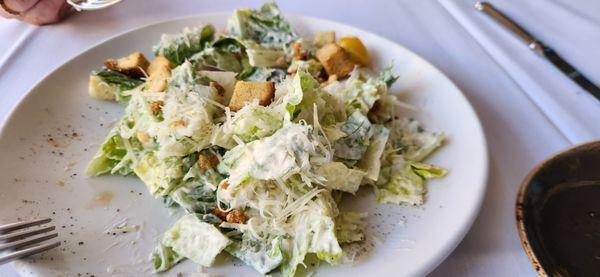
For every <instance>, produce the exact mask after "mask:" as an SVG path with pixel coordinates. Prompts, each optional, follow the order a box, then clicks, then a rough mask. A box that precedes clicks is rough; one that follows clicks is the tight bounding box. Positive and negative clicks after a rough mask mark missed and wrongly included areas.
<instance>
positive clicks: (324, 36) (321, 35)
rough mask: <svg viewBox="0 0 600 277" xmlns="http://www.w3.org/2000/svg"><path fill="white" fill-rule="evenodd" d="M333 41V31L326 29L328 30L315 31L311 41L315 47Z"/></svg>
mask: <svg viewBox="0 0 600 277" xmlns="http://www.w3.org/2000/svg"><path fill="white" fill-rule="evenodd" d="M334 42H335V32H334V31H328V32H317V34H316V35H315V40H314V42H313V43H314V44H315V46H316V47H323V46H325V45H327V44H330V43H334Z"/></svg>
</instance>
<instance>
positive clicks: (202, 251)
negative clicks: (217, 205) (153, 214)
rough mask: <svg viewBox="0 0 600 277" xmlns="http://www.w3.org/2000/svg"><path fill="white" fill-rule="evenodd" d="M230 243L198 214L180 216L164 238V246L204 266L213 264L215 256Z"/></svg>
mask: <svg viewBox="0 0 600 277" xmlns="http://www.w3.org/2000/svg"><path fill="white" fill-rule="evenodd" d="M230 243H231V241H230V240H229V239H228V238H227V237H226V236H224V235H223V234H221V232H220V231H219V229H217V228H216V227H215V226H213V225H212V224H209V223H206V222H203V221H202V220H200V219H199V218H198V216H197V215H196V214H187V215H185V216H183V217H182V218H180V219H179V220H178V221H177V222H175V224H173V226H171V228H170V229H169V230H167V231H166V232H165V234H164V236H163V239H162V244H163V245H164V246H166V247H170V248H171V249H172V250H173V251H174V252H175V253H177V254H179V255H180V256H182V257H185V258H188V259H190V260H192V261H194V262H195V263H197V264H200V265H202V266H211V265H212V263H213V262H214V260H215V257H216V256H217V255H218V254H219V253H221V251H223V249H225V247H227V246H228V245H229V244H230Z"/></svg>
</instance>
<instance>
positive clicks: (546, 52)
mask: <svg viewBox="0 0 600 277" xmlns="http://www.w3.org/2000/svg"><path fill="white" fill-rule="evenodd" d="M475 9H477V10H479V11H482V12H484V13H485V14H487V15H489V16H490V17H492V18H493V19H495V20H496V21H497V22H498V23H500V24H502V26H504V27H506V28H507V29H509V30H510V31H512V32H513V33H514V34H515V35H517V36H518V37H520V38H521V39H522V40H524V41H525V42H526V43H527V45H528V46H529V48H530V49H532V50H533V51H535V52H537V53H538V54H540V55H542V56H543V57H545V58H546V59H547V60H548V61H550V62H551V63H552V64H554V66H556V67H557V68H558V69H559V70H560V71H562V72H563V73H564V74H565V75H567V77H569V78H570V79H571V80H573V81H574V82H575V83H577V84H578V85H579V86H580V87H582V88H583V89H585V90H587V91H588V92H589V93H590V94H591V95H592V96H594V97H596V99H597V100H598V101H600V88H599V87H598V86H596V85H594V83H592V82H591V81H590V80H589V79H588V78H586V77H585V76H583V74H581V72H579V71H578V70H577V69H576V68H575V67H573V66H572V65H571V64H569V63H568V62H567V61H565V60H564V59H563V58H562V57H561V56H559V55H558V54H557V53H556V52H555V51H554V50H552V48H550V47H548V46H546V45H545V44H544V43H542V42H541V41H539V40H537V39H536V38H535V37H533V36H532V35H531V34H529V33H528V32H527V31H525V29H523V28H522V27H521V26H519V25H518V24H517V23H515V22H514V21H512V20H511V19H510V18H509V17H508V16H506V15H504V14H503V13H502V12H500V11H499V10H497V9H496V8H494V6H492V4H490V3H488V2H476V3H475Z"/></svg>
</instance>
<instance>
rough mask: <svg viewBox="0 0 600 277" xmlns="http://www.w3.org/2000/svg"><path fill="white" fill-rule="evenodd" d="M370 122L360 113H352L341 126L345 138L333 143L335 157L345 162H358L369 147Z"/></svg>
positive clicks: (371, 133)
mask: <svg viewBox="0 0 600 277" xmlns="http://www.w3.org/2000/svg"><path fill="white" fill-rule="evenodd" d="M371 129H372V128H371V122H369V119H368V118H367V117H366V116H364V115H363V114H362V113H361V112H360V111H355V112H353V113H352V114H351V115H350V117H348V121H347V122H346V123H345V124H344V125H342V127H341V131H342V132H344V133H345V134H346V136H345V137H343V138H342V139H340V140H338V141H337V142H336V143H335V153H334V154H335V156H336V157H339V158H342V159H347V160H360V159H361V158H362V156H363V155H364V154H365V152H366V151H367V148H368V147H369V139H370V138H371V136H372V135H373V131H372V130H371Z"/></svg>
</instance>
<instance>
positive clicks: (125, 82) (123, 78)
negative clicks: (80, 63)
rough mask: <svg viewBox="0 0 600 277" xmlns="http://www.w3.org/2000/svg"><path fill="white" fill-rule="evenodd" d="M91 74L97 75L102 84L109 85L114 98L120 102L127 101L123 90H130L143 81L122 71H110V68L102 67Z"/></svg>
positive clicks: (127, 98) (127, 97)
mask: <svg viewBox="0 0 600 277" xmlns="http://www.w3.org/2000/svg"><path fill="white" fill-rule="evenodd" d="M92 75H93V76H97V77H98V78H100V79H101V80H102V82H103V83H104V84H106V85H107V86H109V87H111V88H112V89H111V91H112V92H113V94H114V98H115V100H117V101H118V102H120V103H121V104H125V103H127V102H128V101H129V96H128V95H125V94H124V93H123V92H125V91H128V90H132V89H134V88H135V87H137V86H139V85H141V84H143V83H144V81H142V80H140V79H137V78H133V77H131V76H128V75H125V74H123V73H120V72H117V71H112V70H110V69H102V70H100V71H95V72H92Z"/></svg>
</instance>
